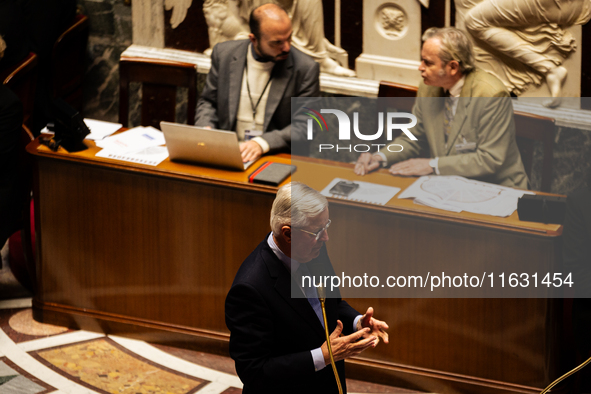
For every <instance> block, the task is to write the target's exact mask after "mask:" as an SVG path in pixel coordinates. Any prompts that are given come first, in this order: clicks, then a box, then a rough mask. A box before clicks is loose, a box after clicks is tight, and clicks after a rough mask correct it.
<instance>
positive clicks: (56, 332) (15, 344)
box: [0, 266, 414, 394]
mask: <svg viewBox="0 0 591 394" xmlns="http://www.w3.org/2000/svg"><path fill="white" fill-rule="evenodd" d="M27 296H30V294H28V292H27V291H26V290H24V289H23V288H22V287H20V285H18V283H17V282H16V281H15V280H14V277H13V276H12V275H11V273H10V270H9V269H7V267H6V266H4V269H0V394H45V393H55V394H98V393H100V394H106V393H111V394H192V393H198V394H216V393H219V394H235V393H241V392H242V383H241V382H240V379H239V378H238V377H237V376H236V372H235V370H234V362H233V361H232V360H231V359H230V358H228V357H222V356H218V355H212V354H207V353H203V352H199V351H195V350H189V349H181V348H175V347H170V346H164V345H152V344H149V343H146V342H142V341H138V340H134V339H129V338H123V337H117V336H106V335H103V334H100V333H93V332H87V331H76V330H69V329H67V328H64V327H57V326H52V325H47V324H41V323H38V322H36V321H34V320H33V318H32V311H31V298H15V297H27ZM2 300H3V301H2ZM347 386H348V389H349V393H400V394H405V393H414V392H413V391H410V390H405V389H400V388H396V387H389V386H382V385H376V384H372V383H367V382H362V381H358V380H350V379H348V380H347Z"/></svg>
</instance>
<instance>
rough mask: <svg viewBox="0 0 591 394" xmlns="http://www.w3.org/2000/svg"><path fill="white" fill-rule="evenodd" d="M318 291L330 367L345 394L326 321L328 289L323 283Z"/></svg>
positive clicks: (340, 391)
mask: <svg viewBox="0 0 591 394" xmlns="http://www.w3.org/2000/svg"><path fill="white" fill-rule="evenodd" d="M316 291H318V300H319V301H320V306H321V307H322V319H323V320H324V335H325V336H326V346H327V347H328V355H329V356H330V365H332V371H333V372H334V377H335V379H336V380H337V386H338V388H339V394H343V387H342V386H341V379H339V373H338V371H337V366H336V364H335V362H334V357H333V355H332V347H331V346H330V334H329V333H328V323H327V321H326V309H325V308H324V303H325V302H326V289H325V288H324V286H322V283H321V284H320V285H319V286H318V287H317V288H316Z"/></svg>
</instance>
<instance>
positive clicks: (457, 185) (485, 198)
mask: <svg viewBox="0 0 591 394" xmlns="http://www.w3.org/2000/svg"><path fill="white" fill-rule="evenodd" d="M524 194H534V193H532V192H529V191H526V190H518V189H512V188H509V187H504V186H499V185H495V184H492V183H486V182H480V181H475V180H472V179H467V178H464V177H461V176H442V175H431V176H422V177H420V178H419V179H417V180H416V181H415V182H414V183H413V184H412V185H410V186H409V187H408V188H407V189H406V190H404V191H403V192H402V193H401V194H400V195H399V196H398V198H414V202H415V203H416V204H423V205H428V206H430V207H434V208H438V209H444V210H446V211H452V212H461V211H466V212H473V213H480V214H484V215H492V216H500V217H506V216H510V215H511V214H512V213H513V212H515V210H516V209H517V200H518V199H519V198H520V197H522V196H523V195H524Z"/></svg>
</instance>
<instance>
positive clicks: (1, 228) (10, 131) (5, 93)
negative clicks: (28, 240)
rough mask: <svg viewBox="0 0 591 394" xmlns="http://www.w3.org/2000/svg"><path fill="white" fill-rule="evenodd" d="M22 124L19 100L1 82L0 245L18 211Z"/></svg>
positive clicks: (6, 236)
mask: <svg viewBox="0 0 591 394" xmlns="http://www.w3.org/2000/svg"><path fill="white" fill-rule="evenodd" d="M22 124H23V106H22V104H21V102H20V101H19V99H18V97H16V95H15V94H14V93H12V91H11V90H10V89H8V88H7V87H6V85H2V84H0V245H4V242H6V239H7V238H8V237H9V236H10V235H11V234H12V233H13V232H14V231H16V225H17V224H18V219H19V218H20V213H21V211H20V209H19V185H18V181H19V179H18V171H17V160H18V141H19V137H20V131H21V125H22ZM0 247H2V246H0Z"/></svg>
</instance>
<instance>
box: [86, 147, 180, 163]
mask: <svg viewBox="0 0 591 394" xmlns="http://www.w3.org/2000/svg"><path fill="white" fill-rule="evenodd" d="M96 156H97V157H105V158H108V159H114V160H122V161H128V162H130V163H138V164H146V165H149V166H157V165H158V164H160V163H162V162H163V161H164V159H166V158H167V157H168V149H166V147H165V146H151V147H148V148H144V149H142V150H140V151H139V152H132V153H125V154H121V153H116V152H113V151H110V150H108V149H103V150H101V151H100V152H98V153H97V154H96Z"/></svg>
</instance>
